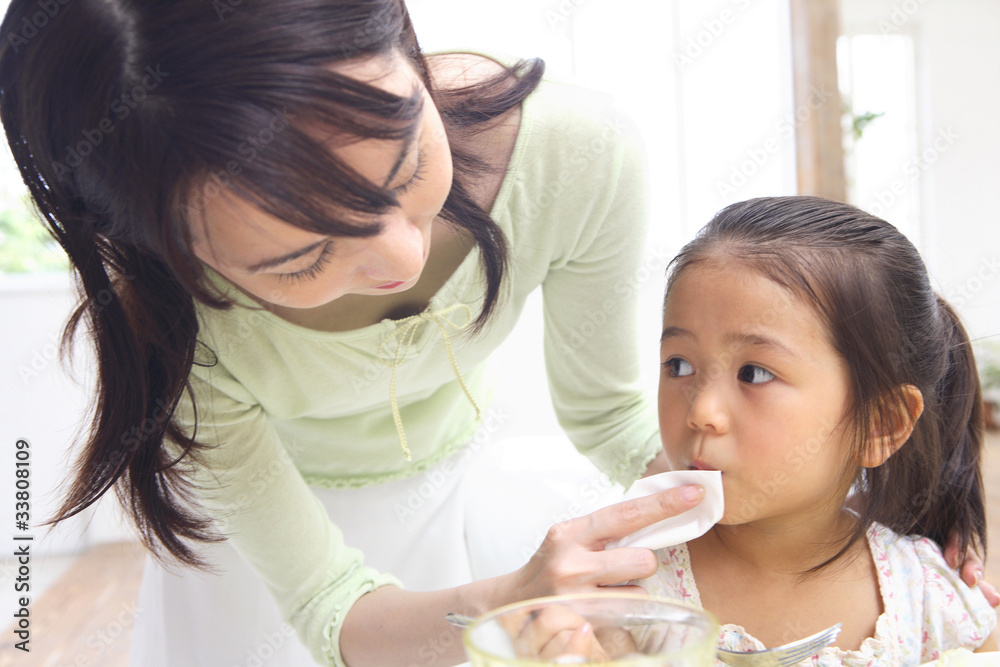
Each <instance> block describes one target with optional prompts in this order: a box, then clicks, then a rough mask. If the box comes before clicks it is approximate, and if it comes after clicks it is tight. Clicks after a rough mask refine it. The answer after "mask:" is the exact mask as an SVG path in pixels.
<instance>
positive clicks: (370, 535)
mask: <svg viewBox="0 0 1000 667" xmlns="http://www.w3.org/2000/svg"><path fill="white" fill-rule="evenodd" d="M443 468H445V469H447V470H448V471H449V472H447V473H445V472H444V470H443ZM313 490H314V491H315V492H316V495H317V496H318V497H319V498H320V500H321V501H322V502H323V505H324V506H325V507H326V510H327V513H328V514H329V516H330V519H331V520H332V521H333V523H335V524H336V525H337V526H338V528H340V530H341V531H342V532H343V534H344V542H345V543H346V544H347V545H349V546H352V547H356V548H358V549H360V550H361V551H362V553H364V554H365V563H366V564H367V565H370V566H372V567H374V568H375V569H377V570H380V571H382V572H388V573H391V574H393V575H395V576H396V577H398V578H399V580H400V581H401V582H402V583H403V585H404V586H405V587H406V588H407V589H408V590H414V591H420V590H436V589H440V588H450V587H453V586H458V585H461V584H465V583H468V582H470V581H472V580H473V579H481V578H486V577H492V576H496V575H499V574H504V573H507V572H512V571H514V570H516V569H517V568H519V567H521V566H522V565H524V564H525V563H526V562H527V561H528V558H530V556H531V555H532V554H533V553H534V551H535V549H536V548H537V547H538V545H539V544H540V543H541V541H542V539H543V538H544V536H545V532H546V530H547V529H548V527H549V526H551V525H552V524H554V523H557V522H559V521H563V520H565V519H568V518H570V517H571V516H580V515H583V514H586V513H587V512H589V511H592V510H593V509H595V508H597V507H600V506H603V505H606V504H608V503H609V502H613V501H614V500H617V499H619V498H620V497H621V493H622V490H621V487H619V486H616V485H612V484H610V483H609V482H608V479H607V477H606V476H604V475H602V474H600V473H599V472H598V471H597V470H596V469H595V468H594V467H593V466H592V465H591V464H590V463H589V461H587V460H586V459H584V458H583V457H581V456H580V455H579V454H577V453H576V451H575V450H573V449H572V447H571V445H570V444H569V442H568V441H567V440H565V439H564V438H558V437H539V438H531V437H525V438H511V439H506V440H501V441H499V442H496V443H491V444H486V445H484V446H481V447H480V446H477V445H476V443H474V442H470V444H469V445H468V446H467V448H466V449H463V450H460V452H459V453H458V454H456V456H454V457H452V459H451V460H450V466H445V464H444V463H441V464H439V465H438V466H435V467H433V468H430V469H429V470H426V471H425V472H423V473H421V474H419V475H417V476H415V477H412V478H409V479H405V480H398V481H395V482H389V483H387V484H381V485H378V486H371V487H364V488H361V489H320V488H314V489H313ZM409 510H412V513H409ZM402 515H405V520H401V518H400V517H401V516H402ZM376 527H378V529H376ZM201 553H202V554H203V557H204V558H205V559H206V560H207V561H208V562H210V563H212V564H213V565H214V566H215V568H216V570H217V571H218V572H224V574H206V573H204V572H200V571H196V570H193V569H189V568H183V569H182V568H181V567H180V566H174V568H173V570H174V571H167V570H165V569H164V568H163V567H161V566H160V565H158V564H157V563H156V562H155V561H154V560H153V559H152V558H150V557H147V560H146V567H145V571H144V573H143V579H142V587H141V589H140V592H139V600H138V603H137V607H138V614H137V617H136V623H135V626H134V628H133V637H132V648H131V652H130V662H129V664H130V667H312V666H313V665H315V664H316V663H315V662H314V661H313V659H312V657H311V655H310V653H309V651H308V650H306V648H305V646H303V645H302V643H301V642H299V641H298V638H297V637H296V635H295V632H294V631H293V630H292V628H291V627H290V626H289V625H288V624H287V623H285V622H283V621H282V619H281V616H280V614H279V611H278V606H277V604H276V603H275V602H274V600H273V598H272V597H271V596H270V593H269V592H268V591H267V589H266V588H265V587H264V585H263V584H262V583H261V582H260V580H259V579H258V578H257V575H256V574H255V573H254V572H253V571H252V570H251V569H250V567H249V566H248V565H247V564H246V563H245V562H244V561H243V559H242V558H241V557H240V556H239V555H238V554H237V553H236V551H235V550H234V549H233V548H232V547H230V546H229V545H228V544H226V543H222V544H214V545H207V546H206V547H205V548H204V549H203V550H201Z"/></svg>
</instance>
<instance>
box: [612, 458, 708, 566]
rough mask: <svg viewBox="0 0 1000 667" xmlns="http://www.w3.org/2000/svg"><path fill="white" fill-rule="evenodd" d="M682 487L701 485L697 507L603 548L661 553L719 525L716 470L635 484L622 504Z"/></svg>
mask: <svg viewBox="0 0 1000 667" xmlns="http://www.w3.org/2000/svg"><path fill="white" fill-rule="evenodd" d="M685 484H700V485H701V486H702V487H704V489H705V497H704V498H703V499H702V501H701V502H700V503H698V505H697V506H695V507H693V508H692V509H689V510H688V511H687V512H684V513H683V514H678V515H677V516H672V517H670V518H668V519H664V520H663V521H658V522H657V523H654V524H653V525H651V526H646V527H645V528H641V529H639V530H637V531H636V532H634V533H632V534H631V535H627V536H625V537H623V538H622V539H620V540H618V541H616V542H611V543H610V544H608V546H607V547H606V548H608V549H611V548H614V547H643V548H646V549H662V548H664V547H670V546H673V545H675V544H681V543H682V542H689V541H690V540H693V539H694V538H696V537H698V536H700V535H704V534H705V533H706V532H708V529H709V528H711V527H712V526H714V525H715V524H716V523H718V522H719V519H721V518H722V512H723V509H724V504H723V499H722V473H721V472H720V471H718V470H675V471H673V472H664V473H660V474H659V475H652V476H650V477H643V478H642V479H640V480H637V481H636V482H635V483H634V484H633V485H632V487H631V488H630V489H629V490H628V492H627V493H626V494H625V498H624V500H631V499H632V498H640V497H642V496H648V495H650V494H652V493H656V492H657V491H664V490H666V489H672V488H674V487H675V486H683V485H685Z"/></svg>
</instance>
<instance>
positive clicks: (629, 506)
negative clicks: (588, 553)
mask: <svg viewBox="0 0 1000 667" xmlns="http://www.w3.org/2000/svg"><path fill="white" fill-rule="evenodd" d="M704 497H705V489H704V488H702V487H701V486H699V485H697V484H686V485H684V486H678V487H675V488H673V489H667V490H665V491H660V492H658V493H653V494H650V495H648V496H642V497H641V498H634V499H632V500H625V501H622V502H620V503H615V504H614V505H609V506H607V507H604V508H602V509H599V510H597V511H596V512H592V513H591V514H588V515H587V516H583V517H580V518H578V519H573V520H572V521H567V522H566V524H574V523H575V522H579V524H580V525H574V526H573V528H574V529H576V530H579V531H580V538H581V540H583V542H582V543H583V544H586V545H588V546H591V547H592V548H594V549H603V548H604V547H605V546H606V545H607V544H608V543H609V542H613V541H615V540H619V539H621V538H623V537H625V536H626V535H631V534H632V533H634V532H636V531H637V530H639V529H640V528H645V527H646V526H650V525H652V524H654V523H656V522H657V521H662V520H663V519H668V518H670V517H674V516H677V515H678V514H683V513H684V512H687V511H688V510H689V509H691V508H693V507H694V506H695V505H697V504H698V503H700V502H701V500H702V498H704ZM566 524H563V525H566Z"/></svg>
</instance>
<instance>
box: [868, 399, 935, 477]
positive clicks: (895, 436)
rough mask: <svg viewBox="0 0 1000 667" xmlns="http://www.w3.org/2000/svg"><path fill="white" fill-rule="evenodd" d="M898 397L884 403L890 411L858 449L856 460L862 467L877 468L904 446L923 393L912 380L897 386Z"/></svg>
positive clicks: (919, 407) (877, 422) (911, 431)
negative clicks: (867, 443)
mask: <svg viewBox="0 0 1000 667" xmlns="http://www.w3.org/2000/svg"><path fill="white" fill-rule="evenodd" d="M899 398H900V399H901V400H899V401H894V402H893V404H890V405H889V406H887V407H888V408H889V413H888V414H887V415H885V417H886V418H885V419H879V420H877V421H876V423H875V424H874V425H873V426H872V430H871V433H869V434H868V442H869V446H868V447H866V448H865V451H864V452H862V453H861V455H860V457H859V460H858V462H859V463H860V464H861V465H862V466H863V467H865V468H877V467H879V466H880V465H882V464H883V463H885V462H886V461H887V460H888V459H889V457H890V456H892V455H893V454H895V453H896V450H897V449H899V448H900V447H902V446H903V443H905V442H906V441H907V440H908V439H909V437H910V434H911V433H913V427H914V426H916V424H917V419H919V418H920V415H921V413H923V411H924V396H923V394H921V393H920V390H919V389H917V388H916V387H914V386H913V385H912V384H904V385H902V386H901V387H900V388H899Z"/></svg>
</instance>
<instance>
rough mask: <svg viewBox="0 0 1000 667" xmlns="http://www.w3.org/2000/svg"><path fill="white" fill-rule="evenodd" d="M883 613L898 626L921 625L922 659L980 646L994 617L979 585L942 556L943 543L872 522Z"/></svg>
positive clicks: (992, 626) (995, 617)
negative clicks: (970, 582)
mask: <svg viewBox="0 0 1000 667" xmlns="http://www.w3.org/2000/svg"><path fill="white" fill-rule="evenodd" d="M868 536H869V543H870V545H871V549H872V557H873V558H874V561H875V567H876V570H877V571H878V577H879V583H880V586H881V587H882V598H883V601H884V604H885V607H886V612H887V613H890V614H892V615H893V616H895V620H896V621H897V623H898V627H900V628H901V629H905V628H920V632H921V638H922V651H921V653H922V659H924V660H935V659H937V656H938V655H939V654H940V653H942V652H943V651H946V650H950V649H954V648H968V649H975V648H978V647H979V645H980V644H982V643H983V641H985V640H986V638H987V637H988V636H989V635H990V633H991V632H992V631H993V629H994V627H995V626H996V622H997V616H996V612H995V611H994V609H993V608H992V607H991V606H990V605H989V603H988V602H987V601H986V598H985V597H984V596H983V594H982V592H980V590H979V589H978V588H970V587H969V586H967V585H966V584H965V583H964V582H963V581H962V580H961V578H960V576H959V574H958V572H956V571H955V570H953V569H952V568H951V567H950V566H949V565H948V563H947V561H945V559H944V555H943V554H942V552H941V548H940V547H939V546H938V545H937V544H936V543H935V542H934V541H933V540H930V539H928V538H926V537H922V536H919V535H900V534H898V533H896V532H894V531H892V530H891V529H889V528H887V527H886V526H883V525H880V524H874V525H873V526H872V527H871V528H870V529H869V531H868Z"/></svg>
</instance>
